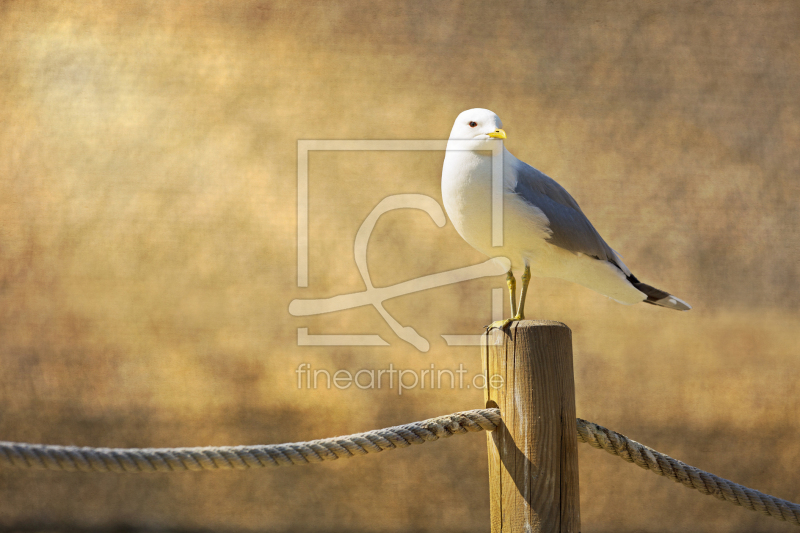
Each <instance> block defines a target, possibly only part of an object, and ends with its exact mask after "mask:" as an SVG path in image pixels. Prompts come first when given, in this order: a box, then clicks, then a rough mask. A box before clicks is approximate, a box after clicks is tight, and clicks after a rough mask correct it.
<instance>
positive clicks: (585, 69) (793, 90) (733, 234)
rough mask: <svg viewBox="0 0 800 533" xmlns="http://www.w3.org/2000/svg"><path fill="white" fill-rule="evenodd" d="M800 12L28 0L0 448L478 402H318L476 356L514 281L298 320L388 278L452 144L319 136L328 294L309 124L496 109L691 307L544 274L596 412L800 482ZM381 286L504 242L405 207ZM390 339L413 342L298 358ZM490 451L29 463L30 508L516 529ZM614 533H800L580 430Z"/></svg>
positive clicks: (19, 40)
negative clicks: (255, 465)
mask: <svg viewBox="0 0 800 533" xmlns="http://www.w3.org/2000/svg"><path fill="white" fill-rule="evenodd" d="M798 27H800V4H798V3H797V2H794V1H790V0H787V1H781V2H779V1H773V2H769V1H767V2H750V1H741V0H739V1H729V0H724V1H723V0H719V1H705V2H694V1H692V2H685V1H677V2H655V1H637V2H628V1H625V2H600V1H590V2H582V1H574V2H541V1H540V2H535V3H521V2H454V3H444V2H442V3H417V2H408V3H402V2H386V3H382V4H376V3H368V2H360V3H356V2H346V3H341V4H337V3H333V2H330V3H325V2H319V3H308V2H303V3H299V2H298V3H292V2H283V3H281V2H220V3H214V2H203V3H201V2H195V3H192V2H185V3H180V2H144V1H125V2H123V1H116V2H101V3H91V4H90V3H84V2H77V1H76V2H58V3H56V2H33V1H8V0H6V1H3V2H0V368H2V372H0V439H3V440H10V441H25V442H45V443H52V444H77V445H94V446H131V447H133V446H136V447H148V446H154V447H162V446H176V445H197V446H200V445H225V444H255V443H270V442H285V441H291V440H304V439H310V438H317V437H323V436H332V435H335V434H342V433H350V432H356V431H363V430H367V429H372V428H375V427H383V426H386V425H392V424H398V423H403V422H407V421H411V420H418V419H422V418H427V417H430V416H435V415H439V414H444V413H448V412H452V411H456V410H463V409H471V408H475V407H479V406H481V405H482V403H483V398H482V393H481V392H480V391H476V390H474V389H472V390H462V391H458V390H456V391H450V390H441V391H430V390H427V389H426V390H415V391H411V392H408V393H406V394H404V395H403V396H402V397H398V396H397V394H396V393H389V392H377V391H361V390H358V389H350V390H347V391H336V390H332V391H321V390H317V391H308V390H298V389H297V387H296V376H295V373H294V371H295V369H296V368H297V365H298V364H300V363H301V362H307V363H311V364H312V365H313V367H315V368H328V369H332V370H335V369H338V368H346V369H350V370H357V369H359V368H385V367H386V366H387V365H388V364H389V363H390V362H392V363H393V364H394V365H395V366H397V367H402V368H418V369H422V368H427V367H428V366H429V365H430V363H431V362H434V363H435V364H436V365H437V367H439V368H443V367H450V368H452V367H457V365H458V363H460V362H463V363H464V365H465V366H466V367H467V368H469V369H471V370H476V369H477V368H478V367H479V355H478V354H479V349H478V348H458V349H454V348H447V347H446V346H445V344H444V342H443V341H442V340H441V338H440V337H439V334H441V333H477V332H479V331H480V329H481V326H483V325H484V324H486V323H487V322H488V321H489V320H490V313H489V295H490V289H491V287H500V286H502V285H503V280H502V279H484V280H480V281H473V282H469V283H466V284H462V285H458V286H450V287H445V288H440V289H436V290H434V291H430V292H427V293H420V294H416V295H413V296H406V297H403V298H401V299H397V300H394V301H390V302H388V303H387V308H388V309H389V311H390V312H391V313H393V314H394V316H396V317H397V318H398V320H400V322H401V323H403V324H405V325H412V326H414V327H415V328H417V329H418V330H419V331H420V332H421V333H422V334H423V335H424V336H425V337H426V338H428V339H429V340H430V341H431V343H432V347H431V351H430V352H429V353H427V354H422V353H419V352H417V351H416V350H414V349H413V348H412V347H410V346H409V345H407V344H405V343H403V342H402V341H400V340H398V339H397V338H396V337H395V336H394V334H393V333H392V332H391V330H389V328H388V327H387V326H386V324H385V323H384V322H383V321H382V320H381V319H380V317H379V316H378V314H377V313H376V312H375V311H374V310H371V309H366V308H363V309H358V310H352V311H347V312H342V313H338V314H335V315H326V316H320V317H312V318H308V319H298V318H294V317H292V316H290V315H289V314H288V311H287V307H288V303H289V302H290V301H291V300H292V299H294V298H299V297H303V298H305V297H323V296H329V295H333V294H338V293H344V292H352V291H359V290H362V289H363V285H362V283H361V281H360V279H359V277H358V275H357V272H356V269H355V264H354V262H353V259H352V243H353V237H354V235H355V232H356V230H357V228H358V225H359V224H360V223H361V221H362V220H363V218H364V216H365V215H366V214H367V213H368V212H369V210H370V209H371V208H372V207H373V206H374V205H375V204H376V203H377V202H378V201H380V199H381V198H383V197H384V196H386V195H389V194H396V193H403V192H415V193H422V194H427V195H430V196H432V197H434V198H436V199H440V191H439V181H440V175H441V162H442V158H443V154H442V153H436V152H427V153H412V152H409V153H355V152H352V153H324V152H318V153H316V152H315V153H313V154H312V155H311V159H310V176H311V179H310V208H311V219H310V220H311V227H310V233H311V245H310V260H311V267H310V284H309V288H307V289H298V288H297V287H296V255H295V254H296V244H295V232H296V213H295V197H296V196H295V195H296V158H297V140H298V139H430V138H438V139H444V138H446V137H447V135H448V133H449V131H450V128H451V126H452V122H453V120H454V118H455V116H456V115H457V114H458V113H459V112H461V111H462V110H464V109H468V108H471V107H487V108H490V109H492V110H494V111H495V112H497V113H498V114H499V115H500V116H501V117H502V118H503V120H504V126H505V129H506V131H507V132H508V135H509V139H508V141H507V143H506V145H507V146H508V148H509V149H510V150H511V151H512V152H513V153H514V154H515V155H517V156H518V157H520V158H521V159H523V160H525V161H528V162H530V163H532V164H533V165H535V166H537V167H538V168H539V169H541V170H542V171H544V172H546V173H548V174H550V175H552V176H553V177H555V178H556V179H558V180H559V181H560V182H561V183H562V184H563V185H564V186H565V187H567V189H568V190H570V191H571V193H572V194H573V195H574V196H575V197H576V199H577V200H578V201H579V202H580V203H581V206H582V207H583V209H584V211H585V212H586V213H587V214H588V216H589V217H590V218H591V219H592V220H593V222H594V223H595V225H596V227H597V228H598V230H599V231H600V232H601V234H602V235H603V236H604V237H605V238H606V239H607V240H608V241H609V243H610V244H611V245H612V246H613V247H614V248H616V249H617V250H619V251H620V252H621V253H622V254H623V255H624V256H625V259H626V261H627V263H628V264H629V265H630V266H631V267H632V269H633V271H634V272H635V273H636V274H637V275H638V276H639V277H640V278H641V279H642V280H643V281H645V282H649V283H652V284H653V285H655V286H657V287H663V288H664V289H667V290H670V291H672V292H674V293H675V294H676V295H678V296H680V297H682V298H684V299H686V300H687V301H688V302H690V303H691V304H693V305H694V310H693V311H691V312H690V313H675V312H671V311H669V310H665V309H657V308H654V307H651V306H644V305H639V306H634V307H626V306H621V305H619V304H616V303H614V302H611V301H609V300H607V299H605V298H603V297H602V296H599V295H597V294H594V293H592V292H590V291H588V290H586V289H583V288H581V287H577V286H573V285H570V284H567V283H564V282H560V281H553V280H537V279H534V281H533V285H532V288H531V294H530V296H529V305H528V310H529V314H530V316H532V317H539V318H548V319H554V320H561V321H563V322H565V323H567V324H568V325H569V326H570V327H571V328H572V330H573V332H574V350H575V368H576V382H577V386H578V398H577V400H578V414H579V416H582V417H584V418H586V419H589V420H592V421H595V422H597V423H600V424H603V425H606V426H608V427H610V428H613V429H615V430H617V431H620V432H623V433H626V434H628V435H629V436H631V437H632V438H634V439H636V440H639V441H641V442H643V443H646V444H648V445H651V446H653V447H654V448H656V449H658V450H660V451H663V452H665V453H668V454H670V455H672V456H674V457H677V458H679V459H682V460H684V461H686V462H688V463H689V464H692V465H695V466H698V467H700V468H704V469H706V470H709V471H711V472H714V473H716V474H718V475H721V476H723V477H727V478H730V479H732V480H735V481H738V482H740V483H743V484H746V485H748V486H751V487H754V488H757V489H759V490H762V491H765V492H768V493H771V494H774V495H777V496H780V497H783V498H786V499H789V500H793V501H798V500H800V485H798V483H797V476H796V475H795V474H796V470H797V466H798V462H799V461H800V445H799V444H798V442H799V441H800V421H799V420H800V416H798V415H800V398H799V397H798V395H799V394H800V385H798V383H800V358H798V355H799V354H798V352H799V351H800V342H798V341H800V333H798V328H797V322H798V307H800V289H798V280H799V279H800V262H799V261H798V259H800V258H799V257H798V253H799V252H798V251H799V250H800V230H799V229H798V227H800V224H799V223H800V214H799V212H798V198H800V185H799V184H800V181H798V177H800V157H799V156H798V147H800V100H799V99H798V97H797V94H798V93H797V91H798V89H797V88H798V87H799V86H800V34H798V31H797V30H798ZM369 259H370V268H371V272H372V277H373V280H374V282H375V284H376V285H379V286H380V285H385V284H389V283H394V282H398V281H402V280H405V279H410V278H412V277H416V276H420V275H423V274H430V273H434V272H438V271H442V270H446V269H449V268H456V267H460V266H464V265H467V264H473V263H477V262H479V261H481V260H482V259H483V258H482V256H481V255H480V254H479V253H478V252H476V251H474V250H472V249H471V248H470V247H469V246H468V245H467V244H465V243H464V242H463V241H462V240H461V239H460V237H459V236H458V235H457V234H456V232H455V231H454V230H453V227H452V225H451V224H449V223H448V225H447V226H446V227H444V228H442V229H438V228H436V227H435V226H434V225H433V223H432V222H431V221H430V220H429V219H427V217H426V215H424V214H422V213H419V212H404V213H400V212H395V213H391V214H388V215H386V216H384V218H383V219H382V220H381V221H380V223H379V225H378V227H377V228H376V231H375V234H374V235H373V239H372V241H371V245H370V257H369ZM298 327H308V328H309V331H310V332H311V333H326V332H327V333H336V332H342V333H377V334H380V335H381V336H383V337H384V338H385V339H387V340H388V341H389V342H390V343H391V347H387V348H300V347H298V346H297V345H296V334H297V333H296V328H298ZM485 453H486V452H485V439H484V438H483V437H482V436H475V435H472V436H467V437H460V438H457V439H452V440H449V441H442V442H439V443H435V444H428V445H426V446H423V447H419V448H414V449H412V450H404V451H397V452H391V453H385V454H381V455H379V456H375V457H368V458H363V459H358V460H354V461H341V462H337V463H334V464H327V465H318V466H314V467H304V468H292V469H281V470H262V471H252V472H219V473H184V474H173V475H138V476H132V475H131V476H126V475H122V476H117V475H100V474H97V475H94V474H64V473H53V472H28V471H13V470H12V471H0V527H2V528H5V529H20V528H27V529H28V530H36V529H37V528H38V529H41V530H57V529H70V530H74V529H77V530H81V529H86V528H96V529H97V530H106V529H108V530H111V529H114V528H117V529H119V528H132V529H133V530H139V529H141V530H160V529H168V528H174V529H180V530H187V531H193V530H204V529H213V530H215V531H255V530H258V531H411V530H415V531H485V530H486V529H487V527H488V487H487V482H488V481H487V472H486V459H485ZM580 453H581V455H580V461H581V494H582V499H581V507H582V518H583V530H584V531H586V532H592V531H687V530H694V531H788V530H789V529H790V528H791V526H788V525H785V524H781V523H778V522H774V521H772V520H771V519H769V518H765V517H762V516H760V515H758V514H756V513H752V512H750V511H745V510H742V509H736V508H734V507H732V506H730V505H729V504H724V503H720V502H718V501H717V500H715V499H713V498H711V497H704V496H701V495H699V494H698V493H694V492H690V491H688V490H687V489H685V488H683V487H680V486H678V485H675V484H673V483H671V482H667V481H665V480H663V479H659V478H657V477H656V476H653V475H652V474H650V473H647V472H644V471H641V470H639V469H638V468H636V467H634V466H631V465H626V464H624V463H622V462H621V461H619V460H618V459H616V458H613V457H611V456H608V455H606V454H605V453H603V452H600V451H596V450H593V449H590V448H588V447H582V449H581V452H580Z"/></svg>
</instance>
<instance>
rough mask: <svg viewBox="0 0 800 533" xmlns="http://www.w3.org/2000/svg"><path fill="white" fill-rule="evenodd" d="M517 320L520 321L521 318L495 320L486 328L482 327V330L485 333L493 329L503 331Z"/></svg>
mask: <svg viewBox="0 0 800 533" xmlns="http://www.w3.org/2000/svg"><path fill="white" fill-rule="evenodd" d="M519 320H522V318H521V317H519V316H516V317H514V318H506V319H505V320H497V321H495V322H492V323H491V324H489V325H488V326H484V328H485V329H486V331H492V330H493V329H500V330H505V329H506V328H507V327H508V326H509V325H510V324H511V323H512V322H518V321H519Z"/></svg>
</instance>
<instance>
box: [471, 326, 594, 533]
mask: <svg viewBox="0 0 800 533" xmlns="http://www.w3.org/2000/svg"><path fill="white" fill-rule="evenodd" d="M482 349H483V350H484V353H483V368H484V372H485V373H486V376H487V380H488V381H489V383H492V377H493V376H501V377H502V378H503V382H502V385H501V386H500V387H493V386H491V385H489V386H487V388H486V402H487V405H490V406H492V407H494V406H495V404H496V406H497V407H499V408H500V412H501V413H502V416H503V424H502V426H501V427H500V428H498V430H496V431H493V432H491V433H488V434H487V444H488V448H489V483H490V498H491V501H490V509H491V524H492V532H493V533H498V532H503V533H510V532H529V531H530V532H548V533H549V532H572V533H577V532H578V531H580V504H579V496H578V450H577V446H578V442H577V437H576V433H575V382H574V377H573V370H572V332H571V331H570V329H569V328H568V327H567V326H565V325H564V324H561V323H560V322H551V321H539V320H537V321H532V320H525V321H521V322H515V323H513V324H512V325H511V326H510V327H509V328H508V329H506V330H505V331H502V330H497V329H494V330H491V331H489V332H488V333H487V334H486V346H484V347H482ZM494 379H495V381H494V383H495V384H497V378H494Z"/></svg>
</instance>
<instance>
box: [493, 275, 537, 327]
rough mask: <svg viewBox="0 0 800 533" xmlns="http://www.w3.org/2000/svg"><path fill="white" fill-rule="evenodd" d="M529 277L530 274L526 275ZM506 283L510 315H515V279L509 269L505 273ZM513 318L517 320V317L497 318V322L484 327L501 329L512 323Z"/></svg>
mask: <svg viewBox="0 0 800 533" xmlns="http://www.w3.org/2000/svg"><path fill="white" fill-rule="evenodd" d="M528 277H530V275H529V276H528ZM506 285H508V295H509V297H510V300H511V316H513V317H516V316H517V280H516V279H514V274H513V273H512V272H511V271H510V270H509V271H508V273H507V274H506ZM514 320H519V319H518V318H506V319H505V320H498V321H497V322H492V323H491V324H489V325H488V326H486V329H492V328H498V329H503V328H505V327H506V326H508V325H509V324H510V323H512V322H513V321H514Z"/></svg>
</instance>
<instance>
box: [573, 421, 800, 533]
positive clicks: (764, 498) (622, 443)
mask: <svg viewBox="0 0 800 533" xmlns="http://www.w3.org/2000/svg"><path fill="white" fill-rule="evenodd" d="M578 440H580V441H581V442H585V443H587V444H589V445H590V446H592V447H594V448H599V449H602V450H605V451H607V452H608V453H610V454H613V455H616V456H617V457H619V458H620V459H624V460H626V461H628V462H629V463H634V464H635V465H637V466H640V467H642V468H644V469H645V470H650V471H651V472H653V473H655V474H658V475H659V476H664V477H667V478H669V479H671V480H673V481H675V482H676V483H682V484H683V485H685V486H687V487H689V488H692V489H697V490H699V491H700V492H702V493H703V494H710V495H712V496H714V497H716V498H718V499H720V500H723V501H726V502H730V503H732V504H734V505H740V506H742V507H745V508H747V509H750V510H751V511H758V512H760V513H763V514H765V515H767V516H771V517H772V518H776V519H778V520H783V521H786V522H789V523H790V524H794V525H796V526H800V505H798V504H796V503H792V502H790V501H786V500H782V499H780V498H776V497H775V496H770V495H768V494H764V493H763V492H759V491H757V490H753V489H749V488H747V487H745V486H743V485H739V484H737V483H734V482H733V481H728V480H727V479H723V478H721V477H718V476H715V475H714V474H709V473H708V472H704V471H702V470H699V469H697V468H695V467H693V466H689V465H687V464H685V463H682V462H681V461H678V460H676V459H673V458H672V457H670V456H668V455H664V454H663V453H660V452H657V451H655V450H654V449H652V448H648V447H647V446H645V445H644V444H639V443H638V442H636V441H635V440H631V439H629V438H628V437H626V436H625V435H621V434H619V433H617V432H615V431H611V430H610V429H606V428H604V427H603V426H598V425H597V424H593V423H592V422H587V421H586V420H583V419H580V418H579V419H578Z"/></svg>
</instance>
